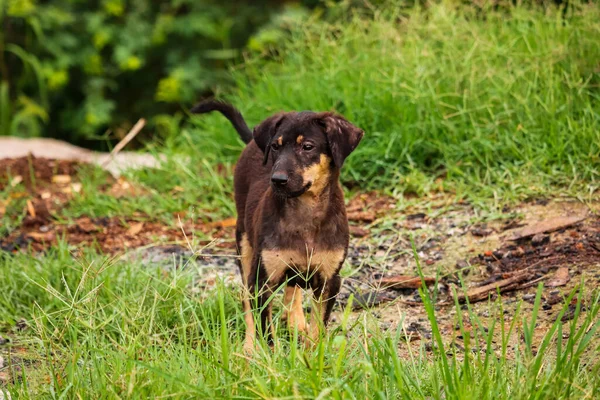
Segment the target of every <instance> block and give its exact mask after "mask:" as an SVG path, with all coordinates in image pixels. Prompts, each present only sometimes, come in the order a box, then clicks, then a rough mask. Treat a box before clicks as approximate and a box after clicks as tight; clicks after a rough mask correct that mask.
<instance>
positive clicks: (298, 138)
mask: <svg viewBox="0 0 600 400" xmlns="http://www.w3.org/2000/svg"><path fill="white" fill-rule="evenodd" d="M303 140H304V136H302V135H298V137H297V138H296V143H298V144H300V143H302V141H303Z"/></svg>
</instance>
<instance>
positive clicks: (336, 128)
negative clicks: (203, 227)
mask: <svg viewBox="0 0 600 400" xmlns="http://www.w3.org/2000/svg"><path fill="white" fill-rule="evenodd" d="M191 111H192V112H193V113H206V112H210V111H219V112H221V113H222V114H223V115H224V116H225V117H227V118H228V119H229V121H231V123H232V124H233V126H234V127H235V129H236V130H237V131H238V133H239V135H240V137H241V138H242V140H243V141H244V142H245V143H248V145H247V146H246V148H245V149H244V151H243V152H242V155H241V157H240V158H239V160H238V162H237V165H236V168H235V175H234V188H235V203H236V208H237V213H238V218H237V225H236V242H237V247H238V252H239V254H240V256H241V257H240V271H241V273H242V279H243V282H244V285H245V287H246V288H247V289H248V291H249V293H246V296H245V298H244V311H245V321H246V339H245V343H244V348H245V349H246V350H248V351H250V350H252V349H253V348H254V340H255V332H256V325H255V322H254V319H253V316H252V310H253V309H255V310H258V311H259V312H260V321H259V322H260V323H259V324H258V326H259V329H260V331H261V332H263V333H266V334H267V335H268V337H269V339H270V338H271V334H272V332H271V330H272V329H273V326H272V324H271V306H270V304H271V302H270V300H269V297H270V296H271V295H272V294H273V292H274V290H275V289H277V288H278V287H279V286H280V285H282V284H285V286H286V287H285V298H284V302H285V304H286V309H287V320H288V321H287V322H288V326H290V327H291V328H296V329H298V331H299V332H300V333H309V332H308V331H309V330H308V327H307V324H306V321H305V319H304V313H303V311H302V290H301V289H303V288H304V289H307V288H311V289H312V291H313V295H314V298H315V301H316V303H315V304H316V307H315V308H316V309H313V311H312V313H311V315H312V317H311V324H310V333H309V337H310V338H311V339H312V340H313V341H314V340H316V339H317V338H318V335H319V332H320V330H321V327H322V326H323V327H324V326H326V324H327V322H328V320H329V316H330V314H331V310H332V308H333V305H334V303H335V298H336V295H337V294H338V292H339V290H340V283H341V279H340V277H339V271H340V269H341V267H342V263H343V262H344V259H345V258H346V253H347V250H348V241H349V234H348V220H347V218H346V209H345V206H344V197H343V191H342V188H341V186H340V183H339V174H340V168H341V167H342V164H343V163H344V160H345V159H346V157H348V155H349V154H350V153H351V152H352V151H353V150H354V149H355V148H356V146H358V143H359V142H360V140H361V139H362V137H363V134H364V132H363V131H362V130H361V129H359V128H357V127H356V126H354V125H352V124H350V123H349V122H348V121H346V120H345V119H344V118H343V117H341V116H339V115H336V114H333V113H330V112H321V113H315V112H308V111H304V112H287V113H279V114H276V115H274V116H272V117H270V118H268V119H266V120H264V121H263V122H262V123H260V124H259V125H258V126H256V127H255V128H254V131H253V132H251V131H250V129H249V128H248V126H247V125H246V122H245V121H244V119H243V117H242V115H241V114H240V113H239V111H237V110H236V109H235V108H234V107H233V106H231V105H229V104H226V103H222V102H219V101H214V100H210V101H207V102H204V103H201V104H199V105H197V106H195V107H193V108H192V110H191ZM250 295H254V296H255V297H254V296H250ZM251 298H254V307H253V304H252V301H251ZM319 318H320V320H319ZM321 322H322V324H321ZM267 324H270V325H271V326H270V327H268V325H267Z"/></svg>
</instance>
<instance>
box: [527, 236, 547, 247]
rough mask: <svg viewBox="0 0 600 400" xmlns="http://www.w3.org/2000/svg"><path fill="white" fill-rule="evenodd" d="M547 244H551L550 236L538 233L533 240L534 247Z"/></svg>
mask: <svg viewBox="0 0 600 400" xmlns="http://www.w3.org/2000/svg"><path fill="white" fill-rule="evenodd" d="M547 243H550V235H544V234H543V233H538V234H537V235H535V236H534V237H533V238H531V244H532V245H533V246H534V247H540V246H543V245H545V244H547Z"/></svg>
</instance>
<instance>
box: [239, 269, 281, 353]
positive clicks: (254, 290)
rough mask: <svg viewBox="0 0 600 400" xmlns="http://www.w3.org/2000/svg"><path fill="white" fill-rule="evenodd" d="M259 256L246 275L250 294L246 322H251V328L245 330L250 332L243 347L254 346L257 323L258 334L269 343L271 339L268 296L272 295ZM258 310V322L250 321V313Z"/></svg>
mask: <svg viewBox="0 0 600 400" xmlns="http://www.w3.org/2000/svg"><path fill="white" fill-rule="evenodd" d="M260 261H261V260H260V257H256V259H255V260H253V263H252V272H251V273H250V275H249V276H248V292H249V294H250V296H251V297H250V301H249V307H250V313H249V314H250V315H251V316H250V318H248V319H247V320H246V322H247V324H248V323H250V322H252V328H251V329H248V328H247V330H246V332H250V335H248V334H247V335H246V343H245V345H244V348H247V347H251V348H254V341H255V339H256V326H257V325H258V328H259V334H260V335H263V336H264V337H266V339H267V342H268V343H269V344H271V343H272V341H273V336H274V332H273V330H274V326H273V323H272V307H271V301H270V298H271V296H272V295H273V290H272V288H271V285H270V282H269V279H268V277H267V274H266V272H265V269H264V268H263V267H261V265H260ZM256 311H258V312H259V314H260V315H259V318H258V324H256V323H254V321H253V320H252V321H250V320H251V319H253V318H252V315H253V314H254V313H255V312H256Z"/></svg>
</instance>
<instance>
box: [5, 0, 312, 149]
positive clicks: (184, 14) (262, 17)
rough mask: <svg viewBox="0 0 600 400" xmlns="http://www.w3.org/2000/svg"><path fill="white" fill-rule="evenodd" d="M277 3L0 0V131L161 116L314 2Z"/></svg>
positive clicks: (80, 132)
mask: <svg viewBox="0 0 600 400" xmlns="http://www.w3.org/2000/svg"><path fill="white" fill-rule="evenodd" d="M284 3H286V2H283V1H268V0H257V1H245V2H223V1H221V2H218V1H214V0H196V1H192V0H163V1H151V0H98V1H83V0H50V1H39V0H0V26H1V29H0V74H1V80H0V135H18V136H40V135H43V136H51V137H59V138H62V139H65V140H69V141H71V142H82V141H83V140H86V139H92V138H99V137H102V134H103V132H105V131H107V130H110V131H111V132H112V135H111V137H117V138H118V137H120V136H122V135H123V134H124V133H126V131H127V130H128V129H129V128H130V127H131V126H132V125H133V124H134V123H135V122H136V120H137V119H138V118H140V117H145V118H149V119H150V120H151V123H157V124H160V123H162V122H164V115H167V114H170V113H172V112H173V111H175V110H177V109H180V108H181V106H182V105H184V106H189V105H190V103H193V102H194V101H195V100H197V99H198V98H199V97H201V96H203V95H206V94H209V93H210V92H211V90H212V89H213V88H215V87H218V86H219V85H223V84H227V79H228V75H227V73H226V67H227V66H228V65H229V64H230V63H231V62H232V61H237V60H240V59H241V53H242V52H241V50H240V49H242V48H243V47H244V46H246V44H247V43H248V41H249V42H250V46H251V47H252V48H253V49H254V50H258V51H261V49H264V48H266V46H268V45H270V44H272V43H274V42H277V40H279V39H280V35H281V29H280V28H279V27H280V26H281V24H282V23H285V22H286V20H289V19H294V18H302V17H303V16H304V14H305V13H306V10H307V8H306V7H313V6H315V5H316V4H317V2H315V1H305V2H304V4H305V5H303V4H302V3H298V4H296V3H292V4H284ZM282 19H283V20H282ZM260 28H262V29H260ZM253 34H255V35H254V36H252V35H253ZM161 116H162V117H161Z"/></svg>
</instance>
